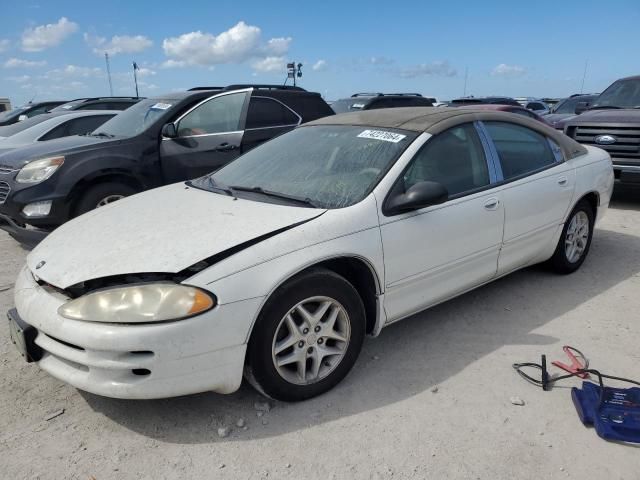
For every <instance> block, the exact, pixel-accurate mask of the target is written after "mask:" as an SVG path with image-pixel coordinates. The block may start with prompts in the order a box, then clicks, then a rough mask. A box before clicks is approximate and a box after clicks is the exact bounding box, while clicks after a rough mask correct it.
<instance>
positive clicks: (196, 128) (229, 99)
mask: <svg viewBox="0 0 640 480" xmlns="http://www.w3.org/2000/svg"><path fill="white" fill-rule="evenodd" d="M245 98H246V93H233V94H230V95H223V96H221V97H215V98H212V99H211V100H209V101H207V102H205V103H203V104H202V105H200V106H199V107H197V108H196V109H195V110H193V111H191V112H189V113H188V114H187V115H185V116H184V117H183V118H182V120H180V122H179V123H178V129H177V130H178V136H179V137H190V136H193V135H207V134H212V133H225V132H235V131H237V130H239V129H240V117H241V116H242V107H243V106H244V101H245Z"/></svg>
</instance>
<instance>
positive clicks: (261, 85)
mask: <svg viewBox="0 0 640 480" xmlns="http://www.w3.org/2000/svg"><path fill="white" fill-rule="evenodd" d="M241 88H259V89H262V90H294V91H296V92H306V90H305V89H304V88H302V87H294V86H293V85H273V84H268V83H236V84H234V85H227V86H226V87H224V88H223V90H239V89H241Z"/></svg>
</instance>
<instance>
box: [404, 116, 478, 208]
mask: <svg viewBox="0 0 640 480" xmlns="http://www.w3.org/2000/svg"><path fill="white" fill-rule="evenodd" d="M424 181H430V182H438V183H441V184H442V185H444V186H445V187H446V189H447V191H448V192H449V196H454V195H458V194H461V193H464V192H468V191H471V190H475V189H478V188H481V187H484V186H487V185H489V183H490V179H489V169H488V166H487V160H486V158H485V155H484V149H483V148H482V142H481V141H480V138H479V137H478V133H477V132H476V129H475V127H474V126H473V124H471V123H467V124H464V125H459V126H457V127H453V128H451V129H449V130H446V131H444V132H442V133H439V134H438V135H436V136H435V137H433V138H431V139H429V141H428V142H427V143H426V144H425V145H424V147H422V150H420V151H419V152H418V153H417V154H416V156H415V157H414V159H413V161H412V163H411V165H410V166H409V169H408V170H407V171H406V173H405V174H404V185H405V191H406V190H407V189H408V188H410V187H411V186H413V185H415V184H416V183H419V182H424Z"/></svg>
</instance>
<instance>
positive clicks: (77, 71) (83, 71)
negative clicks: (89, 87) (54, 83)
mask: <svg viewBox="0 0 640 480" xmlns="http://www.w3.org/2000/svg"><path fill="white" fill-rule="evenodd" d="M102 74H103V72H102V69H100V68H97V67H79V66H77V65H67V66H66V67H64V68H55V69H53V70H49V71H48V72H47V73H45V74H44V78H47V79H60V78H78V77H80V78H90V77H99V76H102Z"/></svg>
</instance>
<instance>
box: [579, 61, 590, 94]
mask: <svg viewBox="0 0 640 480" xmlns="http://www.w3.org/2000/svg"><path fill="white" fill-rule="evenodd" d="M588 65H589V59H586V60H585V61H584V73H583V74H582V85H580V93H583V92H584V79H585V78H586V77H587V66H588Z"/></svg>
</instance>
